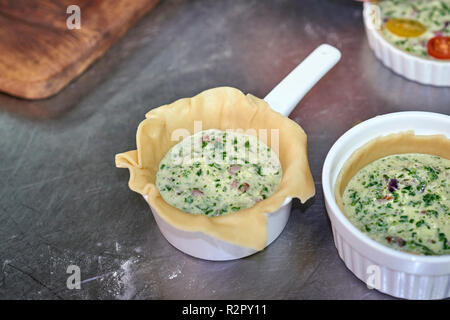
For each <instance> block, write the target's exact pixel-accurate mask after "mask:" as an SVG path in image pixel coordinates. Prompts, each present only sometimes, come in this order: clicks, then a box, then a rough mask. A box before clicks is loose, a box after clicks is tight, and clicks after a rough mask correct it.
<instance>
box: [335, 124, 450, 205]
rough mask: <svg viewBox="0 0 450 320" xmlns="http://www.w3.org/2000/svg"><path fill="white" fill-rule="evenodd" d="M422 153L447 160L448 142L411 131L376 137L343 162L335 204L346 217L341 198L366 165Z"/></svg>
mask: <svg viewBox="0 0 450 320" xmlns="http://www.w3.org/2000/svg"><path fill="white" fill-rule="evenodd" d="M402 153H425V154H431V155H436V156H440V157H442V158H446V159H450V139H449V138H447V137H446V136H445V135H415V134H414V132H413V131H406V132H400V133H393V134H389V135H387V136H382V137H378V138H376V139H373V140H371V141H369V142H368V143H366V144H365V145H363V146H362V147H361V148H359V149H357V150H356V151H355V152H353V153H352V155H351V156H350V157H349V158H348V160H347V161H346V162H345V164H344V166H343V167H342V169H341V171H340V173H339V176H338V178H337V180H336V184H335V188H334V196H335V198H336V202H337V204H338V206H339V208H340V209H341V211H342V212H343V213H344V214H345V211H344V206H343V203H342V195H343V193H344V191H345V188H346V187H347V184H348V182H349V181H350V180H351V179H352V178H353V176H354V175H355V174H356V173H357V172H358V171H359V170H361V169H362V168H364V167H365V166H366V165H368V164H369V163H371V162H373V161H375V160H377V159H380V158H383V157H386V156H389V155H393V154H402Z"/></svg>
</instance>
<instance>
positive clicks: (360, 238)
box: [322, 112, 450, 299]
mask: <svg viewBox="0 0 450 320" xmlns="http://www.w3.org/2000/svg"><path fill="white" fill-rule="evenodd" d="M409 130H412V131H414V133H415V134H416V135H433V134H444V135H446V136H447V137H450V116H447V115H443V114H438V113H431V112H398V113H391V114H386V115H382V116H378V117H375V118H372V119H369V120H366V121H364V122H362V123H360V124H358V125H357V126H355V127H353V128H352V129H350V130H348V131H347V132H346V133H345V134H344V135H342V136H341V137H340V138H339V139H338V140H337V141H336V142H335V144H334V145H333V147H332V148H331V149H330V151H329V152H328V155H327V157H326V159H325V163H324V166H323V171H322V184H323V192H324V197H325V205H326V208H327V212H328V216H329V217H330V221H331V226H332V230H333V236H334V243H335V245H336V248H337V250H338V252H339V256H340V257H341V259H342V260H343V261H344V262H345V265H346V266H347V268H349V269H350V270H351V271H352V272H353V273H354V274H355V275H356V276H357V277H358V278H359V279H361V280H362V281H364V282H366V283H367V284H368V285H370V286H371V287H375V288H376V289H377V290H379V291H381V292H384V293H387V294H389V295H392V296H395V297H400V298H407V299H442V298H447V297H449V296H450V255H444V256H420V255H414V254H409V253H405V252H401V251H397V250H394V249H391V248H389V247H386V246H384V245H382V244H379V243H378V242H376V241H374V240H372V239H371V238H369V237H368V236H366V235H365V234H363V233H362V232H361V231H359V230H358V229H357V228H356V227H355V226H354V225H353V224H352V223H351V222H350V221H349V220H348V219H347V217H346V216H345V215H344V214H343V213H342V211H341V210H340V209H339V207H338V205H337V203H336V199H335V196H334V187H335V183H336V179H337V177H338V175H339V172H340V171H341V168H342V166H343V165H344V163H345V162H346V160H347V159H348V158H349V157H350V155H351V154H352V153H353V152H354V151H355V150H357V149H358V148H360V147H361V146H363V145H364V144H366V143H367V142H369V141H370V140H372V139H375V138H377V137H379V136H383V135H387V134H390V133H395V132H404V131H409ZM374 280H375V281H374Z"/></svg>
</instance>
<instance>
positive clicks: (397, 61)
mask: <svg viewBox="0 0 450 320" xmlns="http://www.w3.org/2000/svg"><path fill="white" fill-rule="evenodd" d="M363 19H364V26H365V29H366V34H367V39H368V42H369V46H370V47H371V49H372V50H373V51H374V53H375V55H376V57H377V58H378V59H380V60H381V61H382V62H383V64H384V65H386V66H387V67H388V68H390V69H391V70H393V71H394V72H395V73H397V74H399V75H401V76H403V77H405V78H407V79H409V80H413V81H416V82H419V83H422V84H426V85H434V86H450V60H438V59H430V58H421V57H418V56H415V55H412V54H410V53H408V52H406V51H404V50H401V49H399V48H397V47H396V46H395V45H394V44H392V43H390V42H389V41H388V40H386V39H385V38H384V37H383V35H382V34H381V32H380V31H379V30H378V28H379V27H378V25H379V24H380V22H379V20H380V17H379V10H378V9H377V4H376V3H370V2H365V3H364V10H363Z"/></svg>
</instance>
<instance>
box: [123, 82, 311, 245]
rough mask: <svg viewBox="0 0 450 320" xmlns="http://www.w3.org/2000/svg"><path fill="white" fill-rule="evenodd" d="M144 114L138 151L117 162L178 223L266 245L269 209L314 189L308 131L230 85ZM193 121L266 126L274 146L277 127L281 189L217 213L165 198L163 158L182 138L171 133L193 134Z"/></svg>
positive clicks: (304, 197)
mask: <svg viewBox="0 0 450 320" xmlns="http://www.w3.org/2000/svg"><path fill="white" fill-rule="evenodd" d="M145 118H146V119H145V120H143V121H142V122H141V123H140V124H139V127H138V130H137V134H136V144H137V150H132V151H128V152H124V153H120V154H117V155H116V158H115V160H116V166H117V167H118V168H128V169H129V172H130V179H129V183H128V185H129V187H130V189H131V190H133V191H135V192H138V193H140V194H142V195H147V196H148V202H149V203H150V205H151V207H152V208H153V209H154V210H156V212H157V213H158V214H159V215H160V216H161V217H162V218H163V219H164V220H165V221H166V222H167V223H169V224H170V225H172V226H174V227H175V228H178V229H181V230H185V231H190V232H195V231H199V232H203V233H205V234H208V235H210V236H212V237H214V238H217V239H220V240H223V241H227V242H230V243H233V244H236V245H239V246H242V247H247V248H251V249H255V250H262V249H264V247H265V246H266V242H267V215H266V213H272V212H275V211H277V210H278V209H279V208H280V207H281V205H282V204H283V202H284V201H285V199H286V198H298V199H300V200H301V202H302V203H304V202H306V200H308V199H309V198H311V197H313V196H314V194H315V186H314V180H313V177H312V174H311V171H310V168H309V163H308V156H307V137H306V134H305V132H304V131H303V129H302V128H301V127H300V126H299V125H298V124H297V123H295V122H294V121H292V120H290V119H289V118H287V117H285V116H283V115H281V114H280V113H278V112H276V111H274V110H272V109H271V108H270V106H269V105H268V104H267V103H266V102H265V101H264V100H262V99H259V98H257V97H255V96H253V95H251V94H247V95H244V94H243V93H242V92H241V91H240V90H238V89H235V88H231V87H219V88H213V89H209V90H206V91H203V92H201V93H199V94H198V95H196V96H194V97H191V98H183V99H179V100H177V101H175V102H173V103H171V104H168V105H163V106H161V107H159V108H155V109H153V110H151V111H150V112H148V113H147V114H146V115H145ZM194 121H202V130H207V129H219V130H227V129H228V130H229V129H232V130H235V129H243V130H244V132H245V131H246V130H248V129H254V130H256V132H258V130H259V129H266V130H267V145H268V146H269V147H271V129H278V132H279V147H278V151H279V152H278V154H277V155H278V157H279V159H280V162H281V166H282V169H283V177H282V179H281V182H280V185H279V187H278V190H277V191H276V192H275V193H274V194H272V195H271V196H270V197H268V198H267V199H265V200H262V201H260V202H258V203H257V204H255V205H254V206H253V207H251V208H247V209H243V210H240V211H238V212H235V213H230V214H227V215H224V216H217V217H207V216H204V215H193V214H189V213H186V212H183V211H181V210H179V209H177V208H175V207H173V206H171V205H169V204H168V203H167V202H165V201H164V199H163V198H162V196H161V194H160V193H159V191H158V189H157V187H156V185H155V179H156V172H157V170H158V165H159V162H160V161H161V159H162V158H163V157H164V155H165V154H166V153H167V152H168V151H169V149H170V148H171V147H172V146H174V145H175V144H177V143H178V142H179V141H171V134H172V132H173V131H174V130H176V129H187V130H188V131H189V132H190V134H194ZM274 151H275V152H276V150H274Z"/></svg>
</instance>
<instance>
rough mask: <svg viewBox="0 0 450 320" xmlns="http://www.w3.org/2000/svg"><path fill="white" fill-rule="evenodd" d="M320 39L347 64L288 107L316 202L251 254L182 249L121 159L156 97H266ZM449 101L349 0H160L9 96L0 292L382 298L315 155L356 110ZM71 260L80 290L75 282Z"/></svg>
mask: <svg viewBox="0 0 450 320" xmlns="http://www.w3.org/2000/svg"><path fill="white" fill-rule="evenodd" d="M323 42H327V43H329V44H331V45H334V46H336V47H338V48H339V49H340V50H341V51H342V54H343V58H342V61H341V62H340V63H339V65H338V66H337V67H336V68H335V69H334V70H333V71H332V72H331V73H329V74H328V75H327V76H326V78H324V79H323V80H322V81H321V82H320V83H319V84H318V85H317V86H316V87H315V88H314V89H313V90H312V91H311V92H310V93H309V94H308V95H307V96H306V97H305V98H304V100H303V101H302V102H301V103H300V105H299V106H298V107H297V108H296V110H295V111H294V112H293V113H292V115H291V118H292V119H294V120H295V121H297V122H298V123H299V124H301V125H302V126H303V128H304V129H305V130H306V132H307V133H308V136H309V141H308V142H309V157H310V163H311V168H312V172H313V175H314V178H315V182H316V187H317V195H316V196H315V198H314V199H313V200H312V201H309V202H308V203H307V204H306V205H300V204H299V202H295V203H294V207H293V212H292V215H291V218H290V220H289V222H288V225H287V227H286V229H285V230H284V232H283V233H282V234H281V236H280V237H279V238H278V240H277V241H276V242H274V243H273V244H272V245H271V246H270V247H269V248H267V249H266V250H264V251H262V252H260V253H258V254H256V255H253V256H251V257H248V258H246V259H241V260H238V261H231V262H207V261H201V260H198V259H194V258H191V257H189V256H187V255H185V254H183V253H181V252H179V251H177V250H176V249H174V248H173V247H172V246H171V245H169V244H168V243H167V241H166V240H165V239H164V238H163V236H162V235H161V234H160V232H159V230H158V228H157V226H156V223H155V221H154V219H153V217H152V216H151V214H150V211H149V209H148V207H147V204H146V203H145V201H144V200H143V199H142V198H141V196H139V195H138V194H136V193H133V192H131V191H130V190H129V189H128V187H127V181H128V172H127V171H126V170H123V169H120V170H119V169H116V168H115V167H114V155H115V154H116V153H119V152H122V151H125V150H130V149H134V148H135V131H136V127H137V125H138V123H139V122H140V121H141V120H142V119H143V117H144V114H145V113H146V112H147V111H148V110H149V109H150V108H153V107H156V106H159V105H162V104H165V103H169V102H172V101H174V100H175V99H178V98H181V97H186V96H192V95H194V94H196V93H198V92H200V91H202V90H204V89H207V88H210V87H215V86H222V85H229V86H234V87H237V88H240V89H241V90H243V91H244V92H251V93H253V94H255V95H257V96H260V97H263V96H265V94H267V93H268V92H269V91H270V89H271V88H272V87H273V86H274V85H276V84H277V83H278V81H280V80H281V79H282V78H283V77H284V76H285V75H286V74H287V73H288V72H289V71H290V70H291V69H292V68H294V67H295V66H296V65H297V64H298V63H299V62H300V61H301V60H302V59H303V58H304V57H306V55H307V54H308V53H309V52H310V51H312V50H313V49H314V48H315V47H316V46H317V45H319V44H320V43H323ZM449 101H450V90H449V89H446V88H434V87H427V86H422V85H419V84H416V83H413V82H409V81H407V80H405V79H403V78H401V77H399V76H397V75H395V74H394V73H392V72H391V71H389V70H388V69H386V68H385V67H383V65H382V64H381V63H380V62H378V61H377V60H376V58H375V57H374V55H373V54H372V52H371V51H370V49H369V48H368V45H367V42H366V39H365V35H364V32H363V28H362V21H361V6H360V4H358V3H354V2H352V1H350V0H341V1H325V0H322V1H317V0H302V1H300V0H297V1H294V0H292V1H288V0H279V1H258V0H247V1H237V0H236V1H232V0H229V1H227V0H215V1H206V0H203V1H200V0H198V1H192V0H189V1H181V0H166V1H163V2H162V3H161V4H160V5H159V6H158V7H157V8H156V9H155V10H154V11H152V12H151V13H150V14H149V15H147V16H146V17H145V18H144V19H143V20H142V21H141V22H139V23H138V25H137V26H136V27H135V28H134V29H132V30H131V31H130V32H129V33H128V34H127V36H126V37H125V38H124V39H122V40H121V41H120V42H119V43H118V44H117V45H115V46H114V47H113V48H112V49H111V50H110V51H109V52H108V53H107V54H106V55H105V57H104V58H102V59H101V60H100V61H98V62H97V63H96V64H94V65H93V66H92V67H91V68H90V69H89V70H88V71H87V72H86V73H85V74H84V75H83V76H81V77H80V78H78V79H77V80H76V81H75V82H74V83H72V84H71V85H70V86H69V87H68V88H67V89H66V90H64V91H63V92H62V93H61V94H60V95H58V96H56V97H54V98H51V99H48V100H44V101H35V102H27V101H23V100H19V99H14V98H12V97H8V96H5V95H0V109H1V110H2V111H1V113H0V163H1V167H0V173H1V179H0V298H3V299H24V298H25V299H121V298H125V299H153V298H157V299H229V298H232V299H315V298H319V299H320V298H323V299H389V298H390V297H389V296H386V295H384V294H381V293H379V292H377V291H375V290H369V289H368V288H367V287H366V286H365V284H364V283H362V282H361V281H359V280H358V279H356V278H355V277H354V276H353V275H352V273H351V272H350V271H348V270H347V268H346V267H345V266H344V264H343V263H342V261H341V260H340V259H339V257H338V255H337V252H336V249H335V247H334V244H333V239H332V234H331V229H330V223H329V220H328V218H327V215H326V212H325V208H324V203H323V196H322V191H321V183H320V179H321V174H320V173H321V168H322V164H323V161H324V158H325V156H326V153H327V151H328V150H329V148H330V147H331V145H332V144H333V142H334V141H335V140H336V139H337V138H338V137H339V136H340V135H341V134H342V133H344V132H345V131H346V130H347V129H349V128H350V127H351V126H352V125H354V124H355V123H357V122H358V121H362V120H365V119H368V118H370V117H372V116H375V115H378V114H383V113H388V112H394V111H401V110H429V111H435V112H441V113H446V114H449V113H450V103H449ZM72 264H74V265H78V266H79V267H80V268H81V276H82V280H83V282H82V284H81V289H80V290H77V289H74V290H69V289H67V287H66V280H67V277H68V274H67V273H66V270H67V267H68V266H69V265H72Z"/></svg>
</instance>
